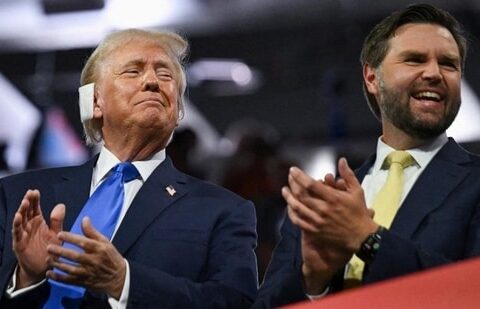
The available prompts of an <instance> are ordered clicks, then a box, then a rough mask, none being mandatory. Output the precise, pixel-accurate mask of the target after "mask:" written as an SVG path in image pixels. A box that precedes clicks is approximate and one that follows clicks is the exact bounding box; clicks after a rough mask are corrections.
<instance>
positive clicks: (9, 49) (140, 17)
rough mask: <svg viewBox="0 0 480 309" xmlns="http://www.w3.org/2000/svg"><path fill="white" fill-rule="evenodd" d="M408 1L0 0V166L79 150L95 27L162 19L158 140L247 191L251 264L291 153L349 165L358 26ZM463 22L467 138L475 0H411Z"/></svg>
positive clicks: (355, 137) (372, 131) (321, 165)
mask: <svg viewBox="0 0 480 309" xmlns="http://www.w3.org/2000/svg"><path fill="white" fill-rule="evenodd" d="M412 2H413V1H403V0H395V1H378V0H136V1H123V0H0V176H3V175H8V174H12V173H17V172H20V171H23V170H26V169H32V168H40V167H49V166H59V165H73V164H79V163H81V162H83V161H85V160H86V159H87V158H89V157H90V156H91V155H92V154H93V153H94V152H95V151H96V149H91V148H87V147H86V146H85V144H84V142H83V132H82V127H81V123H80V118H79V112H78V106H77V100H78V87H79V77H80V71H81V69H82V67H83V64H84V62H85V60H86V58H87V57H88V55H89V54H90V53H91V52H92V50H93V48H94V46H96V45H97V44H98V42H99V41H100V40H101V39H102V38H103V37H104V36H105V35H106V34H107V33H109V32H111V31H114V30H119V29H124V28H130V27H140V28H151V29H170V30H174V31H177V32H179V33H181V34H183V35H184V36H186V37H187V38H188V40H189V41H190V44H191V54H190V56H189V59H188V66H187V73H188V82H189V87H188V104H187V107H186V116H185V118H184V119H183V121H182V123H181V126H180V127H179V128H178V129H177V131H176V135H175V138H174V140H173V142H172V144H171V145H170V146H169V148H168V150H167V151H168V153H169V154H170V156H172V157H173V160H174V162H175V163H176V165H177V167H178V168H179V169H180V170H183V171H185V172H187V173H190V174H192V175H195V176H197V177H199V178H203V179H206V180H209V181H212V182H215V183H218V184H220V185H223V186H226V187H227V188H229V189H231V190H233V191H235V192H237V193H238V194H240V195H242V196H244V197H245V198H248V199H250V200H252V201H253V202H254V203H255V204H256V208H257V217H258V233H259V245H258V248H257V254H258V257H259V271H260V274H261V276H262V275H263V271H264V269H265V267H266V265H267V263H268V260H269V258H270V254H271V250H272V248H273V246H274V244H275V242H276V241H277V239H278V227H279V224H280V222H281V218H282V216H283V213H284V209H285V207H284V202H283V200H282V198H281V196H280V188H281V186H282V185H284V184H285V183H286V179H287V178H286V177H287V173H288V168H289V167H290V166H291V165H294V164H295V165H299V166H301V167H303V168H304V169H306V170H308V171H309V172H310V173H311V174H312V175H313V176H315V177H317V178H320V177H323V175H324V174H325V173H327V172H333V173H334V172H335V162H336V160H337V158H338V157H339V156H346V157H347V158H348V159H349V161H350V163H351V165H352V166H353V167H358V165H359V164H360V163H361V162H362V161H363V160H365V159H366V158H367V157H368V156H369V155H370V154H371V152H372V151H374V149H375V144H376V140H377V138H378V136H379V134H380V125H379V123H378V122H377V121H376V119H375V118H374V117H373V115H372V114H371V113H370V111H369V109H368V106H367V104H366V101H365V99H364V97H363V94H362V87H361V85H362V81H361V67H360V63H359V60H358V58H359V53H360V49H361V45H362V42H363V39H364V37H365V35H366V34H367V32H368V31H369V30H370V28H371V27H372V26H373V25H374V24H375V23H377V22H378V21H379V20H380V19H381V18H383V17H384V16H386V15H387V14H389V13H390V12H391V11H393V10H395V9H398V8H401V7H404V6H406V5H408V4H410V3H412ZM425 2H428V3H432V4H435V5H437V6H439V7H441V8H444V9H447V10H448V11H450V12H451V13H452V14H453V15H454V16H456V17H457V18H458V19H459V20H460V21H461V22H462V23H463V24H464V25H465V27H466V29H467V31H468V32H469V34H470V43H471V46H472V48H471V49H470V52H469V55H468V59H467V70H466V72H465V77H464V80H463V85H462V87H463V94H462V95H463V98H462V100H463V104H462V107H461V110H460V113H459V117H458V118H457V120H456V121H455V123H454V125H452V127H451V128H450V129H449V135H451V136H453V137H455V138H456V139H457V141H459V142H461V143H462V144H463V145H464V146H465V147H466V148H467V149H469V150H471V151H473V152H480V103H479V101H478V93H479V91H480V76H479V75H480V57H479V42H478V39H477V38H478V37H479V32H480V19H479V18H478V16H480V1H478V0H471V1H468V0H456V1H451V0H445V1H441V0H438V1H425Z"/></svg>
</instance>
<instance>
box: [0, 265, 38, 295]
mask: <svg viewBox="0 0 480 309" xmlns="http://www.w3.org/2000/svg"><path fill="white" fill-rule="evenodd" d="M17 271H18V265H17V266H16V267H15V271H14V272H13V275H12V277H11V278H10V282H9V283H8V287H7V290H6V291H5V295H6V296H7V297H8V298H14V297H16V296H18V295H22V294H23V293H26V292H28V291H31V290H33V289H35V288H36V287H38V286H40V285H41V284H42V283H44V282H45V281H46V280H47V279H43V280H42V281H40V282H38V283H35V284H33V285H31V286H27V287H26V288H23V289H19V290H17Z"/></svg>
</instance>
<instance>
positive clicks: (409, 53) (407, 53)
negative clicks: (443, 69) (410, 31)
mask: <svg viewBox="0 0 480 309" xmlns="http://www.w3.org/2000/svg"><path fill="white" fill-rule="evenodd" d="M399 56H400V57H403V58H405V57H426V54H425V53H422V52H419V51H416V50H408V49H407V50H404V51H402V52H401V53H399Z"/></svg>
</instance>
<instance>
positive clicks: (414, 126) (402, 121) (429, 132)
mask: <svg viewBox="0 0 480 309" xmlns="http://www.w3.org/2000/svg"><path fill="white" fill-rule="evenodd" d="M379 85H380V96H379V102H378V103H379V107H380V110H381V112H382V114H383V116H384V117H387V118H388V119H389V120H390V122H391V123H392V124H393V125H394V126H395V127H397V128H398V129H400V130H402V131H404V132H405V133H407V134H408V135H410V136H412V137H414V138H418V139H423V140H425V139H430V138H434V137H437V136H439V135H440V134H442V133H444V132H445V131H446V130H447V129H448V127H450V125H451V124H452V122H453V120H454V119H455V117H456V116H457V113H458V110H459V109H460V103H461V102H460V98H458V104H455V103H454V102H451V103H452V104H451V108H447V107H448V106H446V108H445V114H444V115H443V117H441V118H440V119H439V120H438V121H435V122H432V121H425V120H422V119H420V118H419V117H417V116H416V115H415V114H414V113H412V110H411V109H410V106H409V97H408V94H406V93H403V95H402V92H400V91H395V90H393V89H391V88H388V87H387V86H386V85H385V82H384V81H383V79H380V83H379ZM403 96H406V98H405V99H404V100H403ZM445 104H447V103H445Z"/></svg>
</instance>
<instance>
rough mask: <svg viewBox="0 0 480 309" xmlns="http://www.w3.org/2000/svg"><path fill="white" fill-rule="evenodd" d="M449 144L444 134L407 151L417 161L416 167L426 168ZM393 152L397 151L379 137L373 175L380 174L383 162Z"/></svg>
mask: <svg viewBox="0 0 480 309" xmlns="http://www.w3.org/2000/svg"><path fill="white" fill-rule="evenodd" d="M447 142H448V138H447V135H446V134H445V133H443V134H440V135H439V136H437V137H435V138H433V139H431V140H429V141H428V142H426V143H425V144H423V145H421V146H419V147H416V148H411V149H407V151H408V152H409V153H410V154H411V155H412V157H413V159H415V165H416V166H417V167H419V168H424V167H425V166H426V165H427V164H428V163H429V162H430V160H432V158H433V157H434V156H435V155H436V154H437V152H438V151H439V150H440V149H441V148H442V147H443V145H445V144H446V143H447ZM392 151H395V149H394V148H392V147H390V146H389V145H387V144H385V143H384V142H383V141H382V137H379V138H378V141H377V158H376V160H375V164H374V165H373V170H372V172H373V173H376V172H378V171H379V170H380V169H381V168H382V165H383V161H385V158H386V157H387V156H388V154H389V153H390V152H392Z"/></svg>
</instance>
